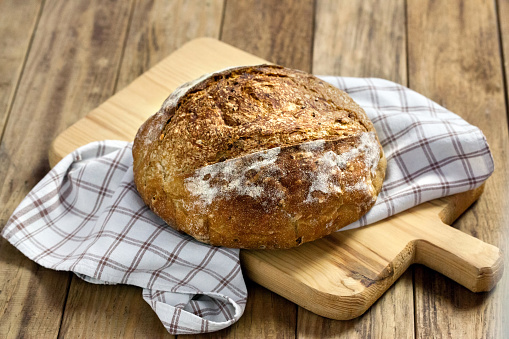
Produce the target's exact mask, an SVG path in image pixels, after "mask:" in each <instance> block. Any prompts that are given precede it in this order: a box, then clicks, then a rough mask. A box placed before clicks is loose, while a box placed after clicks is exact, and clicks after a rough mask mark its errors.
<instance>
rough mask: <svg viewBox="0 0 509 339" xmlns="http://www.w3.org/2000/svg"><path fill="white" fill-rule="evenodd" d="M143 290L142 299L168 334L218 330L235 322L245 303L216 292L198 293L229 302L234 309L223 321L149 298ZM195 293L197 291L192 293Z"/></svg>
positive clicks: (240, 314) (242, 312) (242, 311)
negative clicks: (231, 316) (230, 315)
mask: <svg viewBox="0 0 509 339" xmlns="http://www.w3.org/2000/svg"><path fill="white" fill-rule="evenodd" d="M145 291H147V290H145V289H144V292H143V299H144V300H145V301H146V302H147V303H148V304H149V305H150V307H152V309H153V310H154V312H155V313H156V314H157V317H158V318H159V320H160V321H161V322H162V324H163V326H164V327H165V328H166V330H167V331H168V332H169V333H170V334H197V333H209V332H215V331H219V330H222V329H225V328H227V327H229V326H231V325H232V324H234V323H236V322H237V321H238V320H239V319H240V317H241V316H242V314H244V309H245V303H244V304H243V305H241V304H239V303H237V302H236V301H235V300H233V299H231V298H230V297H228V296H225V295H222V294H218V293H199V294H203V295H207V296H209V297H211V298H214V299H221V300H222V301H226V302H228V303H229V304H231V305H232V306H233V308H234V310H235V313H234V314H233V318H232V319H229V320H227V321H223V322H217V321H213V320H209V319H205V318H202V317H199V316H197V315H196V314H193V313H191V312H188V311H186V310H184V309H182V308H179V307H175V306H172V305H169V304H165V303H163V302H160V301H157V300H150V299H149V297H148V293H145ZM196 294H197V293H194V295H196ZM165 319H171V321H170V322H168V321H166V320H165ZM198 323H199V324H200V326H199V329H197V327H198V326H197V324H198Z"/></svg>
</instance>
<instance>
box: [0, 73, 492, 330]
mask: <svg viewBox="0 0 509 339" xmlns="http://www.w3.org/2000/svg"><path fill="white" fill-rule="evenodd" d="M322 78H323V79H324V80H326V81H328V82H330V83H332V84H333V85H335V86H337V87H339V88H341V89H343V90H345V91H346V92H348V93H349V94H350V95H351V96H352V97H353V98H354V99H355V100H356V101H357V102H358V103H359V104H360V105H361V106H362V107H363V108H364V109H365V110H366V112H367V114H368V115H369V117H370V118H371V119H372V121H373V123H374V125H375V128H376V129H377V132H378V135H379V137H380V141H381V143H382V145H383V147H384V150H385V154H386V156H387V159H388V168H387V176H386V179H385V183H384V186H383V190H382V192H381V194H380V196H379V198H378V201H377V203H376V205H375V206H374V207H373V208H372V210H371V211H370V212H369V213H368V214H366V216H364V217H363V218H362V219H361V220H359V221H358V222H356V223H354V224H352V225H350V226H348V228H353V227H358V226H362V225H366V224H369V223H373V222H375V221H378V220H380V219H383V218H386V217H388V216H391V215H393V214H395V213H398V212H401V211H403V210H405V209H408V208H410V207H412V206H414V205H417V204H420V203H422V202H424V201H427V200H431V199H435V198H438V197H441V196H446V195H450V194H454V193H459V192H462V191H466V190H470V189H473V188H475V187H477V186H479V185H480V184H482V182H483V181H485V180H486V179H487V178H488V177H489V176H490V174H491V173H492V171H493V160H492V158H491V154H490V151H489V148H488V145H487V143H486V140H485V138H484V136H483V134H482V133H481V131H480V130H479V129H478V128H476V127H474V126H472V125H470V124H468V123H467V122H466V121H464V120H463V119H461V118H460V117H459V116H457V115H455V114H453V113H451V112H449V111H447V110H446V109H445V108H443V107H440V106H439V105H437V104H436V103H434V102H432V101H431V100H429V99H427V98H425V97H423V96H422V95H420V94H417V93H415V92H413V91H411V90H409V89H407V88H405V87H402V86H400V85H397V84H395V83H392V82H389V81H386V80H380V79H359V78H340V77H322ZM131 165H132V156H131V144H129V143H125V142H115V141H105V142H95V143H92V144H89V145H86V146H84V147H81V148H79V149H78V150H76V151H75V152H74V153H72V154H70V155H69V156H67V157H66V158H64V159H63V160H62V161H61V162H60V163H59V164H58V165H57V166H55V168H54V169H52V170H51V171H50V173H49V174H48V175H47V176H46V177H45V178H44V179H43V180H42V181H41V182H40V183H39V184H38V185H37V186H36V187H35V188H34V189H33V190H32V191H31V192H30V193H29V194H28V196H27V197H26V198H25V199H24V200H23V201H22V203H21V204H20V205H19V207H18V208H17V209H16V211H15V212H14V214H13V215H12V217H11V218H10V219H9V221H8V222H7V225H6V226H5V228H4V230H3V233H2V235H3V236H4V237H5V238H6V239H7V240H9V241H10V242H11V243H12V244H13V245H14V246H16V247H17V248H18V249H19V250H20V251H21V252H23V253H24V254H25V255H26V256H28V257H29V258H30V259H32V260H34V261H36V262H37V263H39V264H41V265H43V266H45V267H48V268H52V269H55V270H68V271H73V272H75V273H76V274H78V276H80V277H81V278H83V279H85V280H87V281H90V282H93V283H108V284H131V285H136V286H140V287H142V288H143V298H144V299H145V300H146V301H147V302H148V303H149V304H150V305H151V306H152V308H153V309H154V311H155V312H156V313H157V315H158V317H159V318H160V319H161V321H162V323H163V324H164V326H165V327H166V328H167V330H168V331H169V332H170V333H174V334H179V333H197V332H209V331H215V330H219V329H221V328H224V327H227V326H229V325H230V324H232V323H234V322H235V321H237V320H238V319H239V318H240V316H241V315H242V312H243V311H244V308H245V304H246V298H247V293H246V287H245V284H244V280H243V278H242V272H241V270H240V265H239V252H238V250H235V249H228V248H220V247H211V246H207V245H204V244H201V243H199V242H197V241H194V240H192V239H191V238H190V237H188V236H186V235H183V234H180V233H178V232H175V231H174V230H173V229H172V228H170V227H167V226H165V224H164V222H163V221H162V220H161V219H159V218H158V217H157V216H155V215H154V214H153V213H152V212H151V211H150V210H149V209H148V208H147V207H146V206H145V205H144V204H143V202H142V200H141V199H140V197H139V196H138V194H137V192H136V190H135V188H134V186H133V174H132V167H131Z"/></svg>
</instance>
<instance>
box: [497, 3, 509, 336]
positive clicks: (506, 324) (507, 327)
mask: <svg viewBox="0 0 509 339" xmlns="http://www.w3.org/2000/svg"><path fill="white" fill-rule="evenodd" d="M497 12H498V13H497V14H498V24H499V31H500V37H499V38H500V44H501V45H502V60H503V61H504V62H503V64H502V67H503V71H504V75H505V77H504V78H505V104H506V109H508V111H507V113H506V117H507V116H509V0H499V1H498V8H497ZM505 145H507V144H505ZM503 146H504V145H502V147H503ZM503 156H505V166H506V167H505V168H507V167H508V165H507V161H509V160H507V159H508V158H507V151H506V152H505V153H504V155H503ZM503 159H504V158H501V160H502V161H504V160H503ZM508 181H509V180H508V179H507V177H505V183H504V184H505V185H507V183H508ZM505 211H507V210H505ZM505 214H506V215H507V212H506V213H505ZM500 222H507V216H506V219H504V220H500ZM506 225H507V223H506ZM508 233H509V232H507V231H506V232H505V234H504V235H505V241H501V243H503V245H504V246H505V248H506V263H507V262H509V259H508V257H507V256H508V255H509V254H507V244H508V241H509V235H508ZM504 235H502V237H501V238H502V239H504ZM506 265H507V264H506ZM506 276H507V274H506ZM508 280H509V279H508V278H507V277H506V278H505V279H504V283H505V285H503V286H507V285H508V284H509V283H508V282H507V281H508ZM498 293H499V295H500V297H499V298H500V299H501V300H502V305H501V308H500V310H501V313H502V314H499V315H498V317H497V318H498V320H499V322H500V323H499V324H498V329H499V332H500V333H509V312H504V311H503V307H504V306H505V310H507V305H509V288H507V287H506V288H502V289H500V291H498Z"/></svg>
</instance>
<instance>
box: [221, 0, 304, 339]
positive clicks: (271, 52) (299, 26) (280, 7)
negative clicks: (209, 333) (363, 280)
mask: <svg viewBox="0 0 509 339" xmlns="http://www.w3.org/2000/svg"><path fill="white" fill-rule="evenodd" d="M312 34H313V3H312V1H307V0H304V1H302V0H299V1H289V0H284V1H267V0H264V1H255V0H249V1H228V2H227V6H226V8H225V14H224V22H223V27H222V34H221V40H222V41H224V42H226V43H229V44H232V45H233V46H236V47H238V48H240V49H242V50H245V51H246V52H250V53H252V54H254V55H256V56H259V57H261V58H263V59H266V60H268V61H270V62H274V63H277V64H281V65H284V66H287V67H293V68H297V69H301V70H304V71H308V72H309V71H311V54H312ZM248 287H249V290H248V293H249V298H248V305H247V307H246V311H245V314H244V315H243V316H242V318H240V320H239V321H238V322H237V323H236V324H235V325H234V326H232V327H231V328H228V329H225V330H223V331H219V332H217V333H216V334H214V335H215V336H217V337H218V338H236V337H239V338H275V337H280V338H293V337H295V328H296V318H297V306H296V305H295V304H293V303H290V302H288V301H287V300H286V299H284V298H282V297H280V296H279V295H277V294H275V293H273V292H270V291H268V290H267V289H265V288H263V287H261V286H259V285H257V284H255V283H248ZM267 305H271V307H268V306H267Z"/></svg>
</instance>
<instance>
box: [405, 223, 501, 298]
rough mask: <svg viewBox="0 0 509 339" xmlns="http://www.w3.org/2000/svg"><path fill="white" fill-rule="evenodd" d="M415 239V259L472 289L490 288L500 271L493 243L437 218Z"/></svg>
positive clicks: (479, 290) (475, 290) (481, 290)
mask: <svg viewBox="0 0 509 339" xmlns="http://www.w3.org/2000/svg"><path fill="white" fill-rule="evenodd" d="M421 235H423V237H422V239H419V240H416V243H415V259H414V260H415V262H416V263H420V264H423V265H425V266H428V267H429V268H431V269H434V270H435V271H437V272H440V273H442V274H443V275H445V276H447V277H449V278H451V279H453V280H454V281H456V282H458V283H459V284H461V285H463V286H465V287H466V288H468V289H469V290H471V291H472V292H483V291H489V290H491V289H492V288H493V287H494V286H495V284H496V283H497V281H498V280H499V279H500V277H501V275H502V272H503V264H502V254H501V251H500V249H498V248H497V247H495V246H493V245H490V244H487V243H485V242H482V241H481V240H479V239H477V238H475V237H472V236H470V235H468V234H466V233H463V232H461V231H459V230H457V229H455V228H453V227H451V226H449V225H446V224H444V223H442V222H441V221H437V223H428V224H427V225H426V230H425V232H424V231H423V232H422V233H421Z"/></svg>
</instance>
